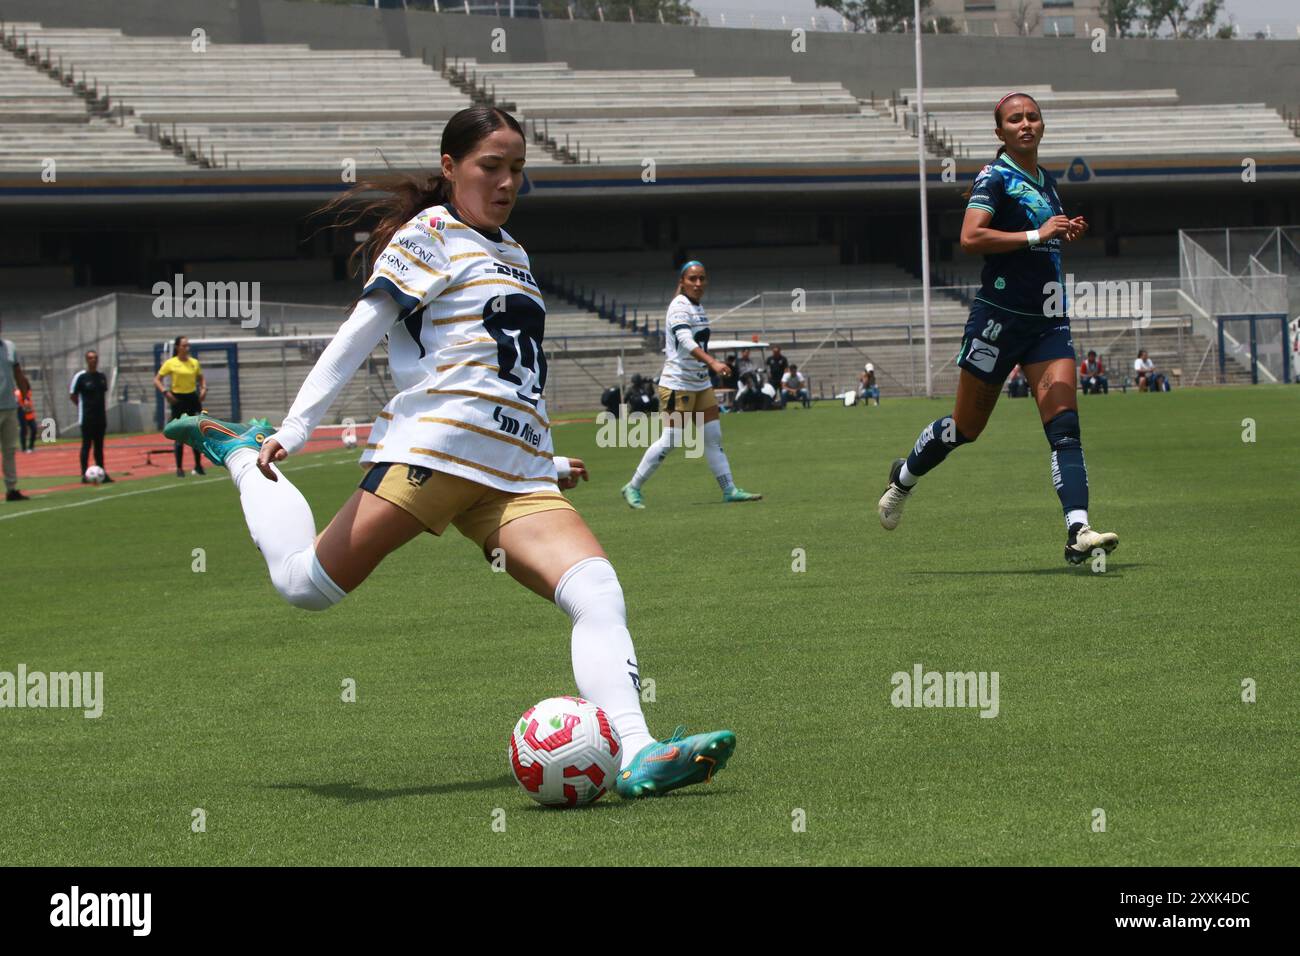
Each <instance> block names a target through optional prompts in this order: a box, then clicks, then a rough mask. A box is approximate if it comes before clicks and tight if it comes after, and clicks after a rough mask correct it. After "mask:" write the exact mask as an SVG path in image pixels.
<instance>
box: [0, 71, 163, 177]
mask: <svg viewBox="0 0 1300 956" xmlns="http://www.w3.org/2000/svg"><path fill="white" fill-rule="evenodd" d="M51 162H52V165H51ZM184 168H185V163H184V162H183V161H181V160H179V159H177V158H176V157H175V156H172V155H169V154H167V153H164V152H162V151H160V150H159V149H158V147H157V146H156V145H154V144H153V143H150V142H149V141H148V140H146V139H142V138H141V137H139V136H136V135H135V134H134V133H133V132H132V131H131V130H129V129H125V128H122V127H121V126H119V125H118V124H117V123H115V122H111V121H109V120H106V119H103V118H96V117H93V116H92V115H91V114H90V113H89V112H88V111H87V109H86V103H85V101H84V100H82V99H81V98H80V97H78V96H77V95H76V94H75V93H74V92H73V91H72V90H71V89H69V88H68V87H66V86H64V85H63V84H61V83H60V82H59V81H58V80H56V79H55V78H53V77H51V76H49V75H48V74H46V73H43V72H41V71H39V70H37V69H34V68H33V67H31V66H29V65H28V64H26V63H24V62H23V61H22V60H20V59H18V58H17V57H15V56H10V55H8V54H7V53H6V51H4V50H2V49H0V172H6V173H30V174H31V176H32V178H33V181H36V182H57V181H58V176H59V173H60V172H83V171H86V170H92V169H93V170H102V171H138V170H153V169H184Z"/></svg>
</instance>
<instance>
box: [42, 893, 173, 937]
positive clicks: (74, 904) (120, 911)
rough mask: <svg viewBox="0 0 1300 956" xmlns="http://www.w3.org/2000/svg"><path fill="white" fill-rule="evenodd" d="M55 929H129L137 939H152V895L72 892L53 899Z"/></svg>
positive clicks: (55, 895)
mask: <svg viewBox="0 0 1300 956" xmlns="http://www.w3.org/2000/svg"><path fill="white" fill-rule="evenodd" d="M50 907H51V908H50V925H51V926H125V927H129V928H130V929H131V935H133V936H148V935H149V930H150V928H151V927H152V924H153V920H152V912H153V894H152V893H84V894H83V893H82V892H81V888H80V887H78V886H73V887H72V891H71V892H69V893H55V894H54V895H53V896H51V897H50Z"/></svg>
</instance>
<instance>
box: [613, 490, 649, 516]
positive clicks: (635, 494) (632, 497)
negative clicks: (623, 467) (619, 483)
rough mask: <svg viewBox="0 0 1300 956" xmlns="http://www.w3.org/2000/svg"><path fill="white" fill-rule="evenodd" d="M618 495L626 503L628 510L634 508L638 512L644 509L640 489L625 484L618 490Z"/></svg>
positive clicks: (643, 500)
mask: <svg viewBox="0 0 1300 956" xmlns="http://www.w3.org/2000/svg"><path fill="white" fill-rule="evenodd" d="M619 494H621V495H622V496H623V500H624V501H626V502H627V504H628V507H629V508H636V509H637V510H638V511H640V510H641V509H643V508H644V507H645V499H644V498H642V497H641V489H639V488H633V487H632V486H631V485H630V484H626V485H624V486H623V487H622V488H620V489H619Z"/></svg>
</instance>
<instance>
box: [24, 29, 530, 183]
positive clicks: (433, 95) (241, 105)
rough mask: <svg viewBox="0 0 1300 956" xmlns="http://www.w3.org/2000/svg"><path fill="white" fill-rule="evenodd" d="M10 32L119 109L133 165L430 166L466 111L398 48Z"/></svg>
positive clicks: (106, 105) (463, 101)
mask: <svg viewBox="0 0 1300 956" xmlns="http://www.w3.org/2000/svg"><path fill="white" fill-rule="evenodd" d="M8 30H9V31H12V34H16V35H18V36H20V37H22V38H23V40H22V43H23V49H24V51H26V52H33V51H39V55H40V56H41V58H42V60H43V61H44V60H49V61H50V62H51V65H52V66H54V67H55V69H56V71H61V72H62V73H63V75H64V76H65V77H68V78H76V80H77V82H81V81H82V78H83V77H84V80H85V82H86V83H87V84H92V83H93V88H94V90H95V91H96V93H97V95H98V97H99V99H97V100H95V101H94V103H93V105H94V106H95V108H96V109H98V110H99V111H101V112H106V113H108V114H109V115H114V111H116V115H117V116H119V119H120V122H122V123H123V124H124V126H129V127H131V128H132V129H133V131H134V132H135V133H136V134H144V135H135V136H134V139H135V140H137V141H138V143H137V145H136V147H135V150H134V152H133V155H132V157H131V161H133V162H136V163H140V162H142V160H140V159H139V158H138V157H139V156H144V155H146V154H148V153H149V152H150V151H152V154H153V155H154V156H155V157H157V159H156V162H158V163H163V162H170V161H172V160H174V158H175V157H173V156H172V153H173V152H175V153H179V154H180V155H182V156H186V157H189V158H190V159H191V160H193V161H195V162H199V163H200V164H202V165H213V166H236V167H244V168H260V169H277V168H300V169H301V168H307V169H312V168H315V169H331V170H338V169H339V167H340V164H341V162H343V161H344V160H347V159H351V160H354V161H355V163H356V166H357V167H358V168H363V169H364V168H367V167H369V168H381V167H383V166H385V165H386V163H385V159H387V164H392V165H394V166H398V167H403V166H404V167H408V168H409V167H413V166H424V167H427V166H428V165H429V164H430V162H431V158H432V156H433V153H434V148H435V146H436V142H437V137H438V133H439V131H440V129H441V125H442V123H443V122H444V121H445V120H446V119H447V118H448V117H449V116H451V114H452V113H454V112H456V111H457V110H459V109H463V108H464V107H466V106H468V105H470V98H469V96H468V95H466V94H465V93H463V92H461V91H459V90H457V89H456V88H455V87H453V86H452V85H451V84H450V83H448V82H446V81H445V80H443V79H442V77H440V76H439V75H438V73H437V71H435V70H433V69H432V68H430V67H428V66H426V65H425V64H423V63H421V62H419V61H418V60H412V59H409V58H406V57H403V56H402V55H401V54H400V53H398V52H397V51H395V50H344V51H338V50H312V49H309V48H308V47H306V46H305V45H300V44H218V43H208V44H207V45H206V47H205V48H204V49H202V50H196V49H195V48H194V46H193V42H194V41H193V40H192V39H191V38H189V37H184V38H157V37H128V36H123V35H122V34H121V33H120V32H119V31H116V30H100V29H53V28H44V27H41V26H39V25H37V24H19V25H10V26H9V27H8ZM12 34H11V35H12ZM19 68H20V69H22V68H23V67H22V65H21V64H19ZM28 71H29V72H31V73H32V74H33V75H38V76H39V74H36V73H35V71H34V70H33V69H31V68H28ZM45 82H46V83H47V84H48V85H49V86H50V87H52V88H54V89H58V86H57V84H56V83H55V82H54V81H52V80H48V79H47V80H45ZM376 91H377V92H379V93H381V94H382V93H383V92H384V91H389V92H391V94H392V95H388V96H384V95H381V96H379V97H376V96H375V95H374V93H375V92H376ZM68 98H69V99H70V100H72V102H73V103H74V104H76V103H77V101H76V100H75V99H72V97H71V95H70V94H69V97H68ZM80 106H81V112H82V117H81V119H82V121H83V122H84V121H85V119H86V116H85V109H84V104H80ZM124 135H128V136H129V134H124ZM150 138H152V139H153V140H156V141H157V142H151V141H150ZM160 147H168V149H167V151H164V150H163V149H161V148H160ZM7 150H8V148H7V147H6V150H5V152H7ZM110 152H111V151H110ZM536 158H537V159H538V160H540V161H542V162H545V158H544V157H536Z"/></svg>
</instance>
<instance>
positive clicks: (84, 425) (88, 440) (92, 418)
mask: <svg viewBox="0 0 1300 956" xmlns="http://www.w3.org/2000/svg"><path fill="white" fill-rule="evenodd" d="M68 391H69V393H70V395H69V397H70V398H71V399H72V404H74V405H76V406H77V424H79V425H80V426H81V480H82V482H83V483H84V482H85V481H86V466H87V464H88V463H89V460H90V450H91V447H92V446H93V447H94V449H95V464H97V465H98V466H99V467H100V468H103V467H104V432H106V431H107V430H108V408H107V405H108V378H107V377H106V376H105V375H104V373H103V372H101V371H100V370H99V353H98V352H96V351H94V350H91V351H89V352H87V353H86V367H85V368H84V369H82V370H81V371H80V372H78V373H77V374H76V375H74V376H72V384H71V385H70V386H69V387H68ZM112 480H113V479H112V478H109V477H108V475H107V474H105V476H104V481H112Z"/></svg>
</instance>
